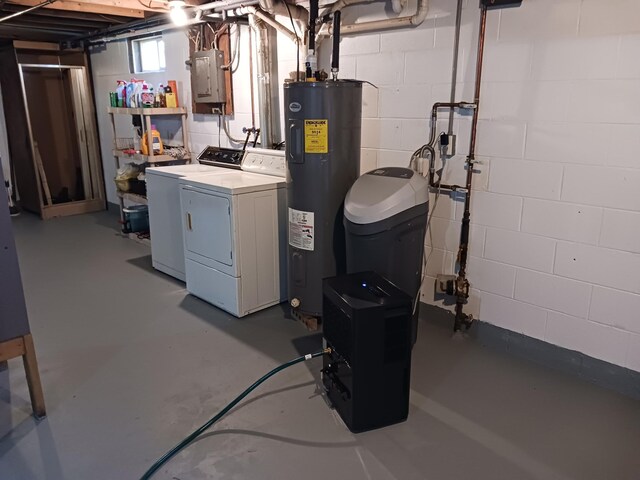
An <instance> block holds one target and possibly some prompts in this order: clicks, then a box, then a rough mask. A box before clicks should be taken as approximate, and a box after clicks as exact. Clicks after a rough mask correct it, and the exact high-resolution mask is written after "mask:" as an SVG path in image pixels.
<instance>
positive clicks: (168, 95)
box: [164, 85, 178, 108]
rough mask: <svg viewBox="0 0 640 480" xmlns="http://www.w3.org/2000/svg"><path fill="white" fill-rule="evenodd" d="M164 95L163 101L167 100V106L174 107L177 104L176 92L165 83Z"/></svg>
mask: <svg viewBox="0 0 640 480" xmlns="http://www.w3.org/2000/svg"><path fill="white" fill-rule="evenodd" d="M164 96H165V99H166V100H165V101H166V102H167V107H168V108H176V107H177V106H178V102H177V99H176V94H175V93H174V91H173V89H172V88H171V85H167V86H166V87H164Z"/></svg>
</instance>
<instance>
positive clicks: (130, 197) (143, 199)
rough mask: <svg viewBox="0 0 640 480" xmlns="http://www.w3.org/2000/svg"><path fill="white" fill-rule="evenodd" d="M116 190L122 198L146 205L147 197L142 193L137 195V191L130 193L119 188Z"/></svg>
mask: <svg viewBox="0 0 640 480" xmlns="http://www.w3.org/2000/svg"><path fill="white" fill-rule="evenodd" d="M117 192H118V196H119V197H120V198H122V199H123V200H129V201H131V202H135V203H141V204H142V205H147V197H145V196H144V195H138V194H137V193H130V192H121V191H120V190H118V191H117Z"/></svg>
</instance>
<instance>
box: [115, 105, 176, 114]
mask: <svg viewBox="0 0 640 480" xmlns="http://www.w3.org/2000/svg"><path fill="white" fill-rule="evenodd" d="M107 112H108V113H119V114H123V115H184V114H186V113H187V109H186V108H185V107H176V108H121V107H109V108H108V109H107Z"/></svg>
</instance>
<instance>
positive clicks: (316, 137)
mask: <svg viewBox="0 0 640 480" xmlns="http://www.w3.org/2000/svg"><path fill="white" fill-rule="evenodd" d="M304 153H329V120H327V119H321V120H305V121H304Z"/></svg>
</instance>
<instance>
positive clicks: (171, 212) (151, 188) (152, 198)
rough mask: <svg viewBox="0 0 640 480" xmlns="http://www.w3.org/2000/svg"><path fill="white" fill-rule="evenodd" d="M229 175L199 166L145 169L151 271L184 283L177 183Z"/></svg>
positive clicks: (178, 186)
mask: <svg viewBox="0 0 640 480" xmlns="http://www.w3.org/2000/svg"><path fill="white" fill-rule="evenodd" d="M232 171H233V170H230V169H228V168H223V167H212V166H210V165H201V164H199V163H192V164H188V165H172V166H169V167H153V168H147V169H146V181H147V200H148V204H149V230H150V232H151V260H152V263H153V268H155V269H157V270H160V271H161V272H164V273H166V274H168V275H171V276H172V277H175V278H177V279H178V280H182V281H183V282H184V281H185V267H184V246H183V243H182V220H181V218H180V215H181V213H180V184H179V179H181V178H183V177H187V176H198V175H207V174H208V175H212V174H224V173H230V172H232Z"/></svg>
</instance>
